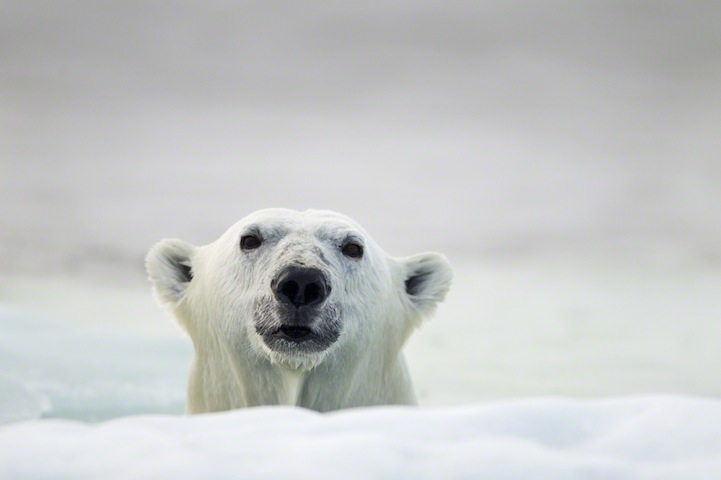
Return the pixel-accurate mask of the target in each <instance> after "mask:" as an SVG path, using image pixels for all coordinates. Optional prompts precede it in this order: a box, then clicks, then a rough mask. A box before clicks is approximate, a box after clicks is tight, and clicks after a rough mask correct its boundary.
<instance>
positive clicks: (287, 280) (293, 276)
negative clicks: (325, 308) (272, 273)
mask: <svg viewBox="0 0 721 480" xmlns="http://www.w3.org/2000/svg"><path fill="white" fill-rule="evenodd" d="M271 286H272V287H273V291H274V292H275V296H276V297H278V299H279V300H280V301H281V302H283V303H286V304H289V305H292V306H294V307H295V308H301V307H310V306H313V305H317V304H319V303H321V302H322V301H323V300H325V299H326V297H327V296H328V294H329V293H330V286H329V285H328V281H327V280H326V277H325V275H323V272H321V271H320V270H316V269H315V268H298V267H294V268H289V269H287V270H284V271H283V272H281V274H280V275H279V276H278V278H276V279H275V280H273V284H272V285H271Z"/></svg>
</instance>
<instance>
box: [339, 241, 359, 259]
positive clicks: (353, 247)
mask: <svg viewBox="0 0 721 480" xmlns="http://www.w3.org/2000/svg"><path fill="white" fill-rule="evenodd" d="M341 252H343V255H345V256H346V257H350V258H361V257H362V256H363V247H361V246H360V245H358V244H357V243H346V244H345V245H343V248H342V249H341Z"/></svg>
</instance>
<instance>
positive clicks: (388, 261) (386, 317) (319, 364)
mask: <svg viewBox="0 0 721 480" xmlns="http://www.w3.org/2000/svg"><path fill="white" fill-rule="evenodd" d="M146 267H147V271H148V274H149V276H150V280H151V281H152V284H153V290H154V293H155V296H156V298H157V299H158V300H159V302H160V303H162V304H167V305H168V306H169V307H170V309H171V310H172V312H173V314H174V316H175V317H176V318H177V320H178V322H179V324H180V326H181V327H182V328H183V329H184V330H185V331H186V332H187V333H188V335H189V336H190V338H191V340H192V342H193V346H194V348H195V358H194V359H193V364H192V366H191V371H190V378H189V383H188V399H187V406H186V411H187V413H190V414H193V413H202V412H212V411H220V410H230V409H235V408H242V407H250V406H257V405H296V406H301V407H306V408H309V409H313V410H317V411H329V410H335V409H340V408H347V407H359V406H370V405H383V404H415V394H414V391H413V387H412V384H411V380H410V377H409V374H408V370H407V368H406V364H405V360H404V358H403V354H402V352H401V348H402V347H403V344H404V343H405V341H406V340H407V339H408V337H409V335H410V334H411V332H412V331H413V330H414V329H415V328H416V327H418V326H419V324H420V323H421V321H422V320H423V319H424V318H425V317H428V316H429V315H430V314H431V313H432V312H433V311H434V310H435V306H436V304H437V303H438V302H440V301H441V300H443V298H444V296H445V295H446V292H447V291H448V289H449V287H450V283H451V278H452V271H451V267H450V265H449V263H448V261H447V260H446V258H445V257H444V256H443V255H441V254H438V253H422V254H419V255H414V256H411V257H407V258H394V257H391V256H389V255H387V254H386V253H385V252H383V250H381V248H380V247H379V246H378V245H377V244H376V243H375V242H374V241H373V239H372V238H371V237H370V236H369V235H368V234H367V233H366V232H365V231H364V230H363V229H362V228H361V227H360V226H359V225H358V224H357V223H356V222H354V221H353V220H351V219H350V218H348V217H346V216H344V215H341V214H338V213H335V212H331V211H319V210H307V211H303V212H298V211H294V210H288V209H266V210H260V211H258V212H255V213H253V214H251V215H249V216H247V217H245V218H244V219H242V220H240V221H239V222H238V223H236V224H235V225H233V226H232V227H230V229H228V231H226V232H225V233H224V234H223V235H222V236H221V237H220V238H219V239H218V240H216V241H215V242H213V243H211V244H209V245H206V246H203V247H195V246H192V245H190V244H188V243H186V242H184V241H181V240H162V241H160V242H159V243H158V244H156V245H155V246H154V247H153V248H152V249H151V250H150V252H149V253H148V256H147V260H146Z"/></svg>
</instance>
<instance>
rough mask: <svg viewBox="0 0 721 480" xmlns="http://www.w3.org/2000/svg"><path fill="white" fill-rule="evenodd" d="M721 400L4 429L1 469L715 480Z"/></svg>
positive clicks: (263, 414) (284, 414) (34, 473)
mask: <svg viewBox="0 0 721 480" xmlns="http://www.w3.org/2000/svg"><path fill="white" fill-rule="evenodd" d="M719 472H721V402H720V401H716V400H708V399H701V398H698V397H696V398H694V397H677V396H674V397H671V396H645V397H630V398H629V397H627V398H616V399H607V400H592V401H589V400H568V399H557V398H542V399H532V400H518V401H510V402H500V403H492V404H485V405H479V406H472V407H454V408H446V409H431V410H423V409H413V408H407V407H384V408H372V409H358V410H347V411H341V412H336V413H331V414H325V415H323V414H318V413H315V412H311V411H306V410H302V409H297V408H288V407H263V408H255V409H247V410H240V411H234V412H226V413H219V414H210V415H202V416H196V417H173V416H136V417H126V418H121V419H116V420H112V421H108V422H104V423H100V424H95V425H91V424H85V423H79V422H75V421H68V420H36V421H29V422H25V423H18V424H13V425H9V426H5V427H3V428H0V477H2V478H18V477H21V478H30V479H33V478H176V479H177V478H244V479H248V478H251V479H252V478H288V477H286V476H289V477H292V478H313V479H323V478H332V479H337V478H344V479H355V478H359V479H360V478H364V479H365V478H392V479H401V478H411V479H423V478H428V479H440V478H443V479H448V478H489V479H521V478H523V479H526V478H528V479H554V480H562V479H584V478H603V479H651V478H653V479H684V480H686V479H690V478H693V479H695V480H699V479H711V478H718V475H719Z"/></svg>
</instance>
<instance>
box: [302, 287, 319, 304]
mask: <svg viewBox="0 0 721 480" xmlns="http://www.w3.org/2000/svg"><path fill="white" fill-rule="evenodd" d="M319 298H320V286H319V285H318V284H316V283H311V284H308V285H306V286H305V302H306V303H313V302H315V301H316V300H318V299H319Z"/></svg>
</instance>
